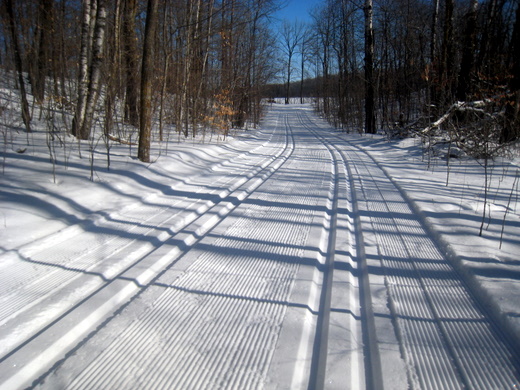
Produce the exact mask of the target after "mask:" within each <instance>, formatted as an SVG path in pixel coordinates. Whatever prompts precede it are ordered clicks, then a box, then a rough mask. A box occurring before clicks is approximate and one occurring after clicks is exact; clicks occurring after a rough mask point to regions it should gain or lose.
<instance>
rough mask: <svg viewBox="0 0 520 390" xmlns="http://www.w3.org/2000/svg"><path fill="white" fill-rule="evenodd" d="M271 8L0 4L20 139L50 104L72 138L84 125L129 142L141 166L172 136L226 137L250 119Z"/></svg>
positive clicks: (177, 2) (217, 0)
mask: <svg viewBox="0 0 520 390" xmlns="http://www.w3.org/2000/svg"><path fill="white" fill-rule="evenodd" d="M277 7H278V3H277V2H276V1H275V0H188V1H186V0H147V1H145V0H114V1H107V0H83V1H80V0H68V1H66V0H26V1H17V0H3V1H2V7H1V21H2V24H1V31H0V34H1V38H2V45H1V48H0V61H1V64H0V65H1V66H2V68H3V69H4V70H6V71H7V73H4V74H5V75H6V76H5V77H8V78H10V79H12V83H13V84H16V88H18V89H19V90H20V94H21V97H22V99H21V101H22V102H23V105H22V108H23V121H24V123H25V124H26V128H27V131H28V132H29V131H31V128H30V123H31V115H33V114H35V113H43V112H45V110H46V109H48V108H49V107H50V106H53V107H55V106H59V107H58V108H59V109H60V110H65V113H66V114H65V115H64V116H63V122H64V124H63V125H64V126H65V127H66V128H67V131H69V132H70V133H71V134H73V135H75V136H76V137H77V138H78V139H85V140H86V139H89V137H91V136H92V132H93V129H94V128H100V129H104V130H103V131H104V135H105V136H106V137H111V139H118V140H121V141H125V142H132V143H133V142H137V138H139V151H138V156H139V158H140V159H141V160H143V161H149V159H150V156H149V152H148V151H147V150H146V149H147V148H149V143H150V140H151V139H158V140H162V139H164V138H165V137H167V136H168V135H170V134H169V132H170V130H172V129H174V130H172V131H177V132H179V133H182V134H183V135H184V136H186V137H189V136H196V135H197V133H198V132H201V131H202V132H206V131H211V132H212V133H218V134H219V135H221V136H224V137H225V136H226V135H227V133H228V132H229V130H230V128H231V127H233V126H237V127H243V126H245V125H246V124H249V123H257V122H258V121H259V119H260V116H261V109H262V108H261V104H260V103H261V93H260V91H261V87H262V86H263V85H265V84H266V83H267V82H268V81H269V80H270V79H272V77H273V75H274V73H273V68H274V67H273V63H274V56H275V50H276V45H275V44H274V39H275V37H274V34H273V33H272V29H271V28H270V26H269V18H270V16H271V15H272V14H273V12H274V11H275V10H276V9H277ZM15 76H16V77H15ZM55 108H56V107H55ZM38 115H39V116H41V115H43V114H38ZM152 121H153V126H152ZM152 128H153V131H152Z"/></svg>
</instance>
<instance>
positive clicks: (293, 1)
mask: <svg viewBox="0 0 520 390" xmlns="http://www.w3.org/2000/svg"><path fill="white" fill-rule="evenodd" d="M322 1H323V0H288V1H287V3H288V4H287V6H286V7H285V8H284V9H282V10H281V11H279V12H277V13H276V15H275V16H276V17H277V18H279V19H287V20H288V21H294V20H298V21H301V22H310V17H309V11H310V10H311V9H313V8H314V7H315V6H316V5H317V4H319V3H321V2H322Z"/></svg>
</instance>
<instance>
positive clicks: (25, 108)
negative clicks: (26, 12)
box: [5, 0, 31, 133]
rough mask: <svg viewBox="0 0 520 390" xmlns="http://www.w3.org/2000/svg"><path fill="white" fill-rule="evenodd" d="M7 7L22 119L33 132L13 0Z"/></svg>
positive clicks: (7, 1) (26, 128)
mask: <svg viewBox="0 0 520 390" xmlns="http://www.w3.org/2000/svg"><path fill="white" fill-rule="evenodd" d="M5 6H6V8H7V17H8V20H9V30H10V31H11V40H12V43H13V52H14V53H13V54H14V62H15V65H16V71H17V73H18V82H19V83H20V97H21V101H22V120H23V123H24V125H25V130H27V132H28V133H30V132H31V115H30V113H29V102H28V101H27V93H26V91H25V80H24V78H23V63H22V54H21V52H20V45H19V43H18V33H17V31H16V19H15V17H14V10H13V1H12V0H5Z"/></svg>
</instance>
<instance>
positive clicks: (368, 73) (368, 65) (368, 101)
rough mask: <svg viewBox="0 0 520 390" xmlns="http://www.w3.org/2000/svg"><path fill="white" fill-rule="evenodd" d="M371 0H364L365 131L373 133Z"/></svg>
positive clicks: (374, 122) (374, 127)
mask: <svg viewBox="0 0 520 390" xmlns="http://www.w3.org/2000/svg"><path fill="white" fill-rule="evenodd" d="M372 6H373V4H372V0H366V1H365V9H364V11H365V133H367V134H375V132H376V114H375V93H374V29H373V21H372Z"/></svg>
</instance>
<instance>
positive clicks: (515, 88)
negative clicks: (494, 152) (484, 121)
mask: <svg viewBox="0 0 520 390" xmlns="http://www.w3.org/2000/svg"><path fill="white" fill-rule="evenodd" d="M510 51H511V60H512V66H511V72H512V77H511V78H510V81H509V96H510V98H509V99H508V100H509V101H507V102H506V113H505V123H504V126H503V128H502V132H501V134H500V142H501V143H506V142H511V141H514V140H516V139H518V137H519V136H520V5H518V7H517V9H516V21H515V26H514V28H513V36H512V39H511V50H510Z"/></svg>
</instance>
